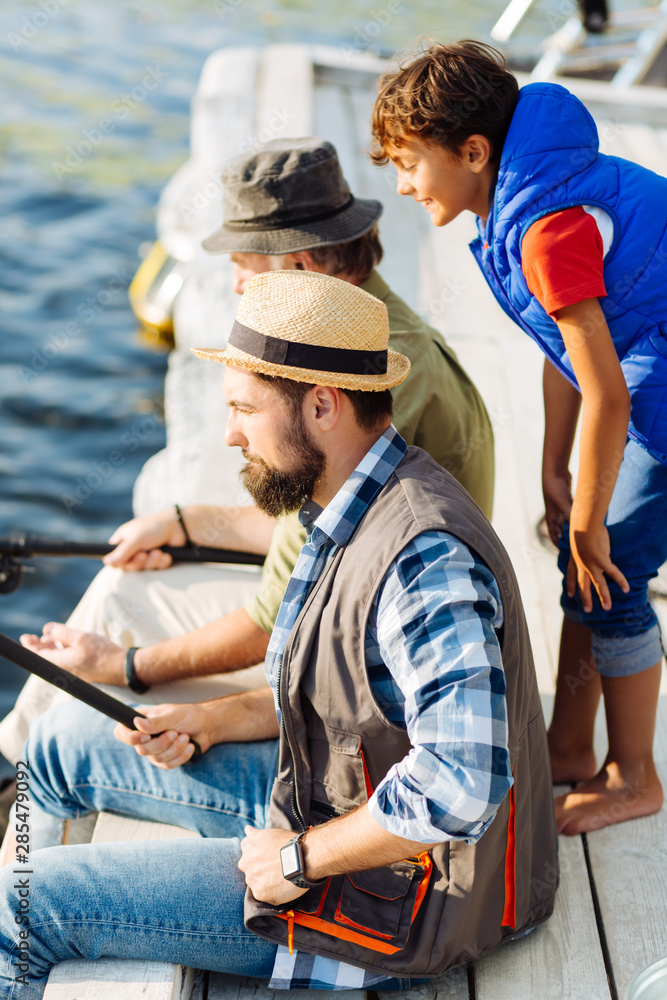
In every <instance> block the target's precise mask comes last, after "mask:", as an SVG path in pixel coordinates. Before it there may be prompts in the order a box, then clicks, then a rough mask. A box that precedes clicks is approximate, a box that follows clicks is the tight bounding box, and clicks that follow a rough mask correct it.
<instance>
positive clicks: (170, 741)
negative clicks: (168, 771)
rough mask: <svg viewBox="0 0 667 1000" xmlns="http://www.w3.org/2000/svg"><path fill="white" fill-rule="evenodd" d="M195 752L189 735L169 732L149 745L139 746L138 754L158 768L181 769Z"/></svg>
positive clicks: (157, 737)
mask: <svg viewBox="0 0 667 1000" xmlns="http://www.w3.org/2000/svg"><path fill="white" fill-rule="evenodd" d="M193 752H194V746H193V744H192V742H191V740H190V737H189V736H188V734H187V733H181V734H180V735H179V733H177V732H176V731H175V730H171V729H170V730H167V732H165V733H161V734H160V735H159V736H156V737H155V738H154V739H152V740H150V741H149V742H147V743H143V744H139V745H138V746H137V753H138V754H140V756H142V757H148V758H149V759H150V762H151V764H155V766H156V767H166V768H169V767H179V766H180V765H181V764H184V763H185V761H186V760H189V759H190V757H191V756H192V754H193Z"/></svg>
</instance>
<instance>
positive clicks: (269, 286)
mask: <svg viewBox="0 0 667 1000" xmlns="http://www.w3.org/2000/svg"><path fill="white" fill-rule="evenodd" d="M388 333H389V331H388V322H387V312H386V308H385V307H384V305H383V304H382V303H381V302H379V301H378V300H377V299H376V298H374V297H373V296H371V295H369V294H368V293H366V292H364V291H362V290H361V289H359V288H355V287H353V286H352V285H350V284H347V283H345V282H340V281H338V280H336V279H334V278H330V277H329V276H326V275H319V274H312V273H308V272H304V273H297V272H293V271H280V272H274V273H269V274H264V275H260V276H258V277H256V278H254V279H252V281H250V283H249V285H248V287H247V289H246V292H245V294H244V296H243V299H242V301H241V306H240V308H239V311H238V314H237V321H236V323H235V325H234V329H233V330H232V334H231V336H230V339H229V344H228V347H227V348H226V349H225V350H224V351H220V350H210V351H209V350H201V351H198V352H196V353H198V354H200V356H202V357H205V358H211V359H213V360H214V361H219V362H223V363H224V364H225V365H227V366H228V367H227V370H226V372H225V379H224V392H225V398H226V400H227V403H228V405H229V407H230V410H231V415H230V418H229V422H228V426H227V442H228V443H229V444H230V445H234V446H236V447H240V448H241V449H242V450H243V453H244V456H245V458H246V459H247V465H246V466H245V469H244V471H243V478H244V481H245V484H246V486H247V488H248V489H249V491H250V492H251V494H252V495H253V497H254V498H255V500H256V502H257V504H258V506H260V507H261V508H262V509H264V510H266V511H268V512H269V513H272V514H273V513H276V512H278V511H279V510H284V511H290V510H294V509H299V508H300V519H301V522H302V524H303V525H304V526H305V527H306V530H307V539H306V543H305V544H304V546H303V549H302V551H301V553H300V555H299V558H298V561H297V563H296V566H295V569H294V572H293V574H292V577H291V579H290V582H289V585H288V587H287V590H286V592H285V596H284V598H283V601H282V603H281V606H280V610H279V614H278V618H277V622H276V626H275V628H274V630H273V633H272V638H271V644H270V647H269V650H268V655H267V660H266V674H267V680H268V682H269V688H267V689H263V690H259V691H255V692H251V693H250V694H243V695H237V696H232V697H229V698H225V699H221V700H219V701H217V702H209V703H206V704H203V705H189V706H176V707H175V706H162V707H153V708H152V709H147V714H148V715H149V719H147V720H143V721H142V720H137V725H138V726H139V729H140V732H130V731H129V730H124V729H122V728H121V729H120V730H119V731H118V736H119V739H120V740H123V741H124V742H125V743H128V744H133V745H135V746H136V748H137V751H138V754H137V755H136V756H135V755H133V754H132V753H131V751H130V750H129V748H128V747H124V746H122V745H121V744H120V743H119V744H118V754H117V756H116V757H115V758H114V755H113V754H112V755H109V754H108V753H107V752H106V750H102V749H101V748H100V747H99V746H98V744H97V740H96V738H95V733H93V740H92V744H90V746H89V756H84V755H81V754H80V753H78V752H77V750H78V742H79V741H80V740H83V739H85V738H86V737H85V736H84V735H83V734H84V733H85V731H86V728H87V726H88V724H89V723H90V722H91V717H92V716H94V713H93V712H92V711H91V710H89V709H88V708H87V707H81V708H79V707H78V706H76V707H67V708H64V709H61V712H62V713H63V714H64V719H62V720H60V733H61V734H62V733H63V732H64V733H65V735H64V736H62V735H59V734H58V731H55V732H54V731H53V730H51V731H49V726H50V725H52V724H53V716H54V713H51V716H52V718H51V719H49V716H48V715H47V716H44V717H42V720H41V721H40V723H38V725H37V727H36V730H37V731H36V732H35V734H34V737H33V738H31V740H30V741H29V745H28V756H29V759H30V761H31V795H32V802H33V803H38V804H39V805H40V807H41V808H43V809H52V810H53V811H58V810H60V813H61V815H64V814H68V815H70V816H71V815H77V814H79V813H81V812H82V811H85V810H86V809H88V808H90V807H91V805H92V807H93V808H94V805H95V803H96V801H97V800H98V799H99V797H102V798H103V797H104V796H105V794H106V793H105V789H108V788H110V787H112V786H113V784H114V782H115V780H116V777H117V776H118V775H119V774H121V772H123V771H124V772H125V774H124V777H123V780H126V779H127V777H128V775H132V777H131V781H132V783H133V785H134V787H135V789H136V790H137V794H136V795H135V798H134V801H133V802H132V805H134V804H137V805H138V810H137V811H138V812H139V813H141V811H142V808H143V806H142V804H141V802H139V799H140V797H141V795H142V794H143V795H145V797H146V798H147V799H148V798H150V799H152V800H153V801H156V800H160V801H161V803H162V806H161V808H162V810H163V816H164V817H165V818H166V816H167V815H169V818H170V819H171V820H172V821H176V822H180V823H181V824H182V825H184V826H191V827H192V828H193V829H196V830H198V831H199V832H201V833H203V834H205V838H204V839H195V840H185V841H172V842H167V843H164V842H161V843H159V844H157V843H155V844H151V843H146V844H134V845H132V851H128V850H127V849H126V847H124V846H123V845H115V844H100V845H84V846H78V847H73V848H67V847H58V848H52V849H48V850H45V851H41V852H37V853H36V854H34V855H33V857H32V859H31V861H32V866H31V867H32V868H33V869H34V879H35V884H36V885H38V887H39V891H38V892H35V893H34V896H33V899H32V901H31V914H30V919H31V941H30V954H31V976H32V977H34V979H31V980H30V981H29V983H28V984H27V986H26V992H25V994H22V996H23V995H25V997H26V1000H36V998H37V997H39V995H40V993H41V987H42V986H43V983H44V979H45V976H46V974H47V973H48V970H49V968H50V967H51V966H52V965H53V964H54V963H56V962H58V961H62V960H63V959H65V958H70V957H74V956H77V957H92V956H95V957H98V956H100V955H104V956H115V957H126V958H138V959H148V958H150V959H158V960H160V959H162V960H164V959H169V960H170V961H175V962H179V963H182V964H184V965H190V966H195V967H200V968H208V969H216V970H219V971H223V972H230V973H236V974H252V975H260V976H261V975H272V976H273V981H274V986H283V987H284V986H291V985H293V984H298V985H301V986H302V985H304V983H305V984H306V985H311V986H329V987H331V986H334V985H336V984H341V983H345V984H346V985H348V986H351V987H352V986H370V985H376V986H387V985H389V983H388V982H387V981H388V980H389V981H391V980H392V977H395V976H399V977H407V976H427V977H428V976H435V975H438V974H440V973H441V972H443V971H444V970H445V969H447V968H448V967H450V966H451V965H455V964H458V963H460V962H461V961H464V960H466V959H470V958H474V957H476V956H477V955H479V954H482V953H483V952H485V951H487V950H488V949H490V948H492V947H494V946H495V945H497V944H499V943H500V942H502V941H504V940H508V939H510V938H512V937H513V936H515V935H516V934H517V933H521V932H523V931H526V930H528V929H530V928H532V927H534V926H536V925H537V924H538V923H540V922H541V921H542V920H544V919H546V918H547V917H548V916H549V914H550V912H551V910H552V907H553V897H554V893H555V883H556V879H555V877H554V876H555V873H556V836H555V827H554V820H553V806H552V800H551V785H550V777H549V767H548V760H547V754H546V739H545V732H544V724H543V719H542V714H541V710H540V704H539V697H538V693H537V686H536V681H535V675H534V669H533V663H532V656H531V651H530V643H529V639H528V633H527V628H526V623H525V619H524V616H523V610H522V607H521V600H520V596H519V591H518V586H517V583H516V580H515V577H514V573H513V570H512V567H511V564H510V562H509V558H508V556H507V554H506V553H505V551H504V549H503V547H502V545H501V543H500V541H499V540H498V538H497V537H496V535H495V534H494V532H493V530H492V528H491V526H490V525H489V523H488V521H487V520H486V518H485V517H484V515H483V514H482V513H481V511H480V510H479V508H478V507H477V505H476V504H475V503H474V502H473V501H472V500H471V498H470V496H469V495H468V494H467V493H466V492H465V490H463V489H462V488H461V486H460V485H459V484H458V483H457V482H456V481H455V480H454V479H453V477H451V476H450V475H449V474H448V473H447V472H445V471H444V470H443V469H442V468H441V467H440V466H438V465H437V464H436V463H435V462H434V461H433V460H432V459H431V458H430V457H429V456H428V455H426V453H425V452H424V451H422V450H421V449H419V448H415V447H408V446H407V445H406V443H405V441H404V439H403V438H402V437H401V436H400V434H398V432H397V431H396V429H395V427H394V426H393V425H392V424H391V422H390V417H391V409H392V399H391V394H390V392H389V391H388V390H390V389H391V388H392V387H394V386H396V385H398V384H400V382H402V381H403V380H404V379H405V377H406V375H407V373H408V371H409V367H410V362H409V360H408V359H407V358H406V357H405V356H403V355H401V354H398V353H397V352H394V351H392V350H390V349H389V350H388V341H389V337H388ZM102 726H103V727H104V726H106V720H103V723H102ZM190 737H193V738H195V739H196V740H198V742H199V743H200V745H201V747H202V750H203V751H204V755H203V757H202V759H201V760H200V761H199V762H198V763H197V764H194V765H189V766H188V767H181V766H179V765H181V764H186V763H187V761H188V760H189V758H190V756H191V752H192V744H191V743H190V742H189V740H190ZM276 739H277V744H276ZM230 741H233V742H230ZM257 741H259V742H257ZM239 744H241V745H239ZM276 751H277V761H278V767H277V779H276V780H274V777H275V773H276V771H275V766H276V761H275V757H274V753H275V752H276ZM96 757H97V758H98V759H97V760H96ZM151 762H152V763H155V764H156V765H157V768H156V769H154V770H152V769H151ZM91 767H97V768H101V767H103V768H104V781H103V782H100V781H99V780H97V778H96V777H94V778H91V777H90V774H89V777H88V780H86V778H85V777H84V776H83V774H82V768H83V769H84V770H88V771H90V768H91ZM151 771H152V774H149V773H148V772H151ZM130 800H131V797H130V799H126V800H125V811H128V809H129V808H131V805H130ZM242 833H245V839H243V841H242V843H241V844H239V841H238V839H236V838H238V837H240V836H241V835H242ZM239 870H240V871H241V872H242V873H243V875H244V876H245V887H244V885H243V880H242V879H241V877H240V876H239V874H238V872H239ZM14 883H15V876H14V875H13V874H12V873H11V872H9V873H8V870H7V869H5V872H4V874H3V877H2V880H1V881H0V949H1V954H2V958H3V959H4V961H3V962H2V964H0V976H1V977H3V978H2V979H0V983H1V984H2V985H0V997H2V998H4V997H8V996H9V995H10V990H11V988H12V986H13V982H14V968H13V960H14V956H15V955H16V954H17V953H18V947H19V945H18V943H17V940H16V925H15V923H14V909H15V903H16V898H15V893H16V891H17V890H16V889H15V888H14Z"/></svg>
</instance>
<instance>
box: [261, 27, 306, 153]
mask: <svg viewBox="0 0 667 1000" xmlns="http://www.w3.org/2000/svg"><path fill="white" fill-rule="evenodd" d="M255 128H256V130H257V138H258V140H259V141H260V142H268V141H270V140H271V139H285V138H287V137H288V136H290V137H294V136H308V135H312V134H313V64H312V61H311V58H310V51H309V49H308V47H307V46H306V45H289V44H286V45H269V46H267V47H266V48H265V49H264V50H263V52H262V56H261V59H260V65H259V79H258V83H257V92H256V101H255Z"/></svg>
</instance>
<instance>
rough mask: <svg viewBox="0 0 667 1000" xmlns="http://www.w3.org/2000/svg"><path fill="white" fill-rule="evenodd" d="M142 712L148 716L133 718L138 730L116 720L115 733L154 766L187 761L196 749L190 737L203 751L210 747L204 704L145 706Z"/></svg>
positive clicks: (169, 766) (164, 768)
mask: <svg viewBox="0 0 667 1000" xmlns="http://www.w3.org/2000/svg"><path fill="white" fill-rule="evenodd" d="M141 711H142V713H143V714H144V715H145V716H147V718H145V719H142V718H140V717H139V716H137V718H136V719H135V720H134V724H135V725H136V727H137V729H138V730H139V731H138V732H135V731H134V730H133V729H127V728H126V727H125V726H123V725H121V724H120V723H118V725H117V726H116V728H115V729H114V736H115V737H116V739H117V740H120V741H121V743H127V744H128V746H133V747H134V748H135V750H136V751H137V753H138V754H139V756H140V757H148V759H149V761H150V763H151V764H153V765H154V766H155V767H159V768H162V769H163V770H170V769H171V768H173V767H181V765H183V764H187V762H188V761H189V760H190V758H191V757H192V754H193V753H194V749H195V748H194V745H193V744H192V742H191V741H190V737H192V738H193V739H195V740H196V741H197V743H198V744H199V746H200V748H201V751H202V753H205V752H206V751H207V750H208V748H209V747H210V746H211V737H210V733H209V729H208V726H207V721H208V712H207V710H206V705H205V703H202V704H199V705H147V706H146V707H145V708H142V709H141Z"/></svg>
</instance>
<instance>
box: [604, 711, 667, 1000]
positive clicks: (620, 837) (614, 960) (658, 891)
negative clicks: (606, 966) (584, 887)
mask: <svg viewBox="0 0 667 1000" xmlns="http://www.w3.org/2000/svg"><path fill="white" fill-rule="evenodd" d="M655 758H656V763H657V765H658V771H659V774H660V778H661V781H662V784H663V787H664V788H667V694H663V695H661V696H660V700H659V706H658V723H657V727H656V738H655ZM587 839H588V851H589V856H590V860H591V867H592V871H593V878H594V880H595V885H596V888H597V894H598V898H599V901H600V909H601V912H602V919H603V922H604V929H605V934H606V937H607V944H608V946H609V955H610V959H611V965H612V969H613V973H614V979H615V981H616V986H617V989H618V994H619V996H620V997H624V996H625V991H626V989H627V987H628V984H629V983H630V980H631V979H632V977H633V976H634V975H636V973H637V972H639V971H641V969H643V968H645V967H646V966H647V965H650V963H651V962H655V961H657V959H659V958H664V957H665V955H667V809H666V808H665V807H664V806H663V808H662V810H661V811H660V812H659V813H656V814H655V815H654V816H648V817H642V818H641V819H636V820H629V821H628V822H626V823H619V824H618V825H616V826H612V827H607V828H606V829H603V830H597V831H596V832H594V833H589V834H588V838H587Z"/></svg>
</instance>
